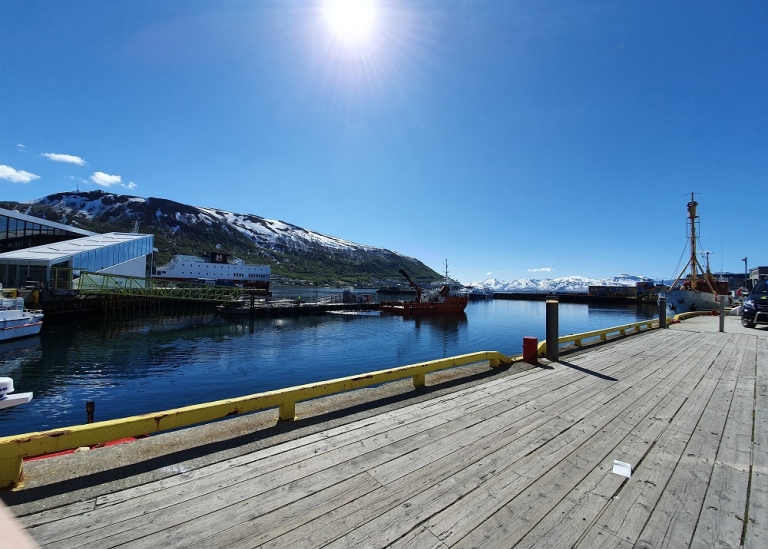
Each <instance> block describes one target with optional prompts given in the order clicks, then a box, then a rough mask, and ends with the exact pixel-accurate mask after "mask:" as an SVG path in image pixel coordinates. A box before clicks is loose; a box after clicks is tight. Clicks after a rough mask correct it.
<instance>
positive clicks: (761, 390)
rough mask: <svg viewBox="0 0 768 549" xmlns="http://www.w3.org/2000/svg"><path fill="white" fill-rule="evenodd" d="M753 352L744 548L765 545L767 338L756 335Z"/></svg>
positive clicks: (767, 529)
mask: <svg viewBox="0 0 768 549" xmlns="http://www.w3.org/2000/svg"><path fill="white" fill-rule="evenodd" d="M755 354H756V365H757V367H756V375H755V419H754V427H753V430H752V432H753V437H754V441H753V444H752V469H751V473H750V474H751V477H750V478H751V483H750V488H751V490H750V494H749V520H748V522H747V530H746V535H745V538H744V549H762V548H764V547H768V339H766V338H758V339H757V345H756V349H755Z"/></svg>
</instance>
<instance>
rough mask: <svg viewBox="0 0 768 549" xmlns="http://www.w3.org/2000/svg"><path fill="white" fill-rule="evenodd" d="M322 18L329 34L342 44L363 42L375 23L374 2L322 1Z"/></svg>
mask: <svg viewBox="0 0 768 549" xmlns="http://www.w3.org/2000/svg"><path fill="white" fill-rule="evenodd" d="M323 16H324V17H325V20H326V22H327V23H328V26H329V27H330V29H331V32H332V33H333V34H334V36H336V38H337V39H339V40H341V41H342V42H346V43H350V44H356V43H361V42H365V41H366V40H368V38H369V37H370V35H371V32H372V31H373V26H374V23H375V21H376V5H375V4H374V0H324V1H323Z"/></svg>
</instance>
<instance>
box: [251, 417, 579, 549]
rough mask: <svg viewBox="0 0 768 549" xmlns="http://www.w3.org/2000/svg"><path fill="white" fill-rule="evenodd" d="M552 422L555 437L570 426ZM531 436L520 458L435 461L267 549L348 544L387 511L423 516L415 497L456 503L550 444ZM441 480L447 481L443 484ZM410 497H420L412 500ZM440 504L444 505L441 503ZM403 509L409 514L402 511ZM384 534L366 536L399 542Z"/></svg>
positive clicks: (498, 455)
mask: <svg viewBox="0 0 768 549" xmlns="http://www.w3.org/2000/svg"><path fill="white" fill-rule="evenodd" d="M552 421H553V422H559V423H560V427H558V428H557V429H555V434H556V433H557V432H560V431H562V427H563V426H567V425H568V424H569V422H568V420H565V419H563V418H561V417H556V416H554V417H553V419H552ZM530 436H531V438H532V440H526V439H525V437H523V440H522V441H521V444H520V448H519V454H520V455H519V456H515V455H511V452H510V450H509V449H508V448H499V449H498V450H496V452H495V454H490V455H487V456H483V458H482V459H480V460H479V461H478V460H477V457H474V458H473V461H471V462H468V461H467V460H464V461H463V462H462V461H460V460H458V459H455V458H454V457H453V456H446V457H445V458H443V459H442V460H440V461H438V462H434V463H432V464H430V465H428V466H427V467H425V468H423V469H421V470H419V471H415V472H411V473H410V474H409V475H406V476H403V477H401V478H399V479H397V480H396V481H395V482H394V483H392V484H391V485H388V486H387V487H386V489H385V490H380V491H377V492H376V493H372V494H369V495H370V496H371V497H370V498H366V497H364V498H361V500H359V501H358V502H356V503H355V505H354V506H349V507H350V508H349V509H347V510H346V511H347V512H346V513H344V514H343V513H341V511H344V510H343V509H337V510H336V511H334V512H333V524H332V525H327V526H326V525H324V526H326V527H325V528H320V527H319V525H318V526H314V525H309V526H308V529H309V530H311V532H307V531H306V529H298V530H296V531H293V532H291V533H290V534H288V535H286V536H282V537H281V538H278V539H276V540H273V542H270V543H266V544H264V547H273V546H274V547H291V546H293V545H294V544H297V543H298V544H308V545H311V546H319V545H323V544H325V543H328V542H329V541H334V542H337V543H342V544H343V543H346V540H343V539H338V538H336V536H339V535H341V534H343V533H344V532H345V531H346V532H350V531H352V530H354V529H355V528H359V527H360V526H361V525H366V524H368V523H370V521H371V520H374V519H377V518H378V517H381V516H382V514H383V513H385V512H391V511H393V510H394V512H405V513H407V514H410V513H414V514H419V513H422V512H423V511H424V509H425V508H426V507H425V505H420V502H419V501H415V498H419V497H425V498H427V499H428V500H429V503H430V504H434V503H435V501H434V500H436V499H437V500H440V499H441V498H442V499H443V500H444V501H452V500H453V499H454V498H455V497H456V496H455V493H454V491H452V488H453V487H455V486H461V487H466V486H468V482H472V479H473V477H474V478H479V477H482V476H483V475H484V474H487V473H488V471H494V470H499V469H501V468H503V467H508V465H509V462H510V461H512V460H514V459H515V458H519V457H524V456H525V454H526V453H527V452H530V449H531V446H530V444H531V443H532V442H533V441H534V440H536V439H544V440H541V442H540V443H539V444H540V446H543V445H545V443H546V442H547V440H546V438H545V437H543V436H542V434H541V433H540V432H536V431H534V432H531V433H530ZM462 457H464V456H462ZM457 464H459V467H456V465H457ZM446 467H448V468H453V471H454V472H453V477H451V476H450V475H446V474H445V469H446ZM468 468H469V469H473V471H474V474H469V475H467V479H464V478H463V476H465V475H466V470H467V469H468ZM456 471H458V472H459V473H460V474H462V478H460V479H457V478H456V474H457V473H456ZM440 479H444V480H442V481H440ZM430 491H431V492H430ZM379 492H383V493H379ZM410 494H416V495H415V496H413V497H412V496H410ZM424 494H426V496H424ZM408 497H411V498H412V500H411V501H406V498H408ZM438 505H440V504H439V503H438ZM403 509H404V510H405V511H402V510H403ZM329 521H330V519H329ZM396 522H397V521H394V522H388V524H392V525H393V526H395V525H396V524H395V523H396ZM384 535H386V536H387V537H386V539H382V537H381V536H382V534H381V530H379V529H378V528H374V529H373V530H372V531H370V532H368V533H367V534H366V536H367V537H366V539H368V540H370V536H374V537H376V540H377V543H386V541H392V540H395V539H397V532H394V531H392V530H391V528H390V529H389V530H388V531H387V533H386V534H384Z"/></svg>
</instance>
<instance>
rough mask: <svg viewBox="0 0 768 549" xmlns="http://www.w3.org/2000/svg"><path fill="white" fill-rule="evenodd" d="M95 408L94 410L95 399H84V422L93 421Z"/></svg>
mask: <svg viewBox="0 0 768 549" xmlns="http://www.w3.org/2000/svg"><path fill="white" fill-rule="evenodd" d="M95 410H96V401H95V400H86V401H85V416H86V423H93V412H94V411H95Z"/></svg>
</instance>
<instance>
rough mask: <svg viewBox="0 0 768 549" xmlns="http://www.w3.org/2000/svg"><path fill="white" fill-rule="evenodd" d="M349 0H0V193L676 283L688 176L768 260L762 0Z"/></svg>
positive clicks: (458, 264) (765, 8)
mask: <svg viewBox="0 0 768 549" xmlns="http://www.w3.org/2000/svg"><path fill="white" fill-rule="evenodd" d="M336 1H337V2H342V3H343V0H336ZM353 3H354V4H355V5H353V6H351V7H350V6H346V7H344V6H342V7H341V10H340V11H339V8H338V6H337V7H335V8H334V6H331V5H329V2H324V1H320V0H318V1H311V0H304V1H299V0H295V1H294V0H279V1H278V0H271V1H267V0H264V1H259V0H250V1H245V0H240V1H224V0H222V1H219V0H207V1H202V0H197V1H188V2H181V1H167V2H157V1H154V0H152V1H150V0H136V1H133V0H132V1H130V2H105V1H96V0H81V1H77V0H74V1H70V2H58V1H52V0H51V1H42V2H34V1H28V0H23V1H21V0H3V1H2V2H1V3H0V189H2V192H1V193H0V197H2V199H5V200H18V201H29V200H34V199H36V198H40V197H43V196H45V195H48V194H51V193H55V192H62V191H69V190H75V189H80V190H93V189H103V190H108V191H112V192H116V193H122V194H131V195H136V196H142V197H150V196H152V197H160V198H167V199H171V200H176V201H179V202H183V203H187V204H191V205H195V206H207V207H214V208H220V209H224V210H228V211H232V212H236V213H250V214H255V215H260V216H262V217H266V218H269V219H280V220H283V221H287V222H289V223H294V224H296V225H300V226H302V227H305V228H308V229H312V230H315V231H318V232H321V233H324V234H328V235H332V236H337V237H341V238H345V239H347V240H351V241H353V242H358V243H361V244H368V245H373V246H380V247H383V248H387V249H390V250H394V251H397V252H400V253H403V254H406V255H409V256H413V257H416V258H418V259H420V260H421V261H423V262H424V263H426V264H427V265H429V266H430V267H432V268H433V269H435V270H437V271H442V270H443V263H444V261H445V260H446V259H447V260H448V264H449V270H450V274H451V276H453V277H455V278H458V279H459V280H460V281H462V282H465V283H466V282H471V281H476V280H480V279H485V278H487V277H496V278H499V279H502V280H514V279H518V278H555V277H559V276H568V275H582V276H588V277H593V278H603V277H608V276H613V275H617V274H620V273H629V274H634V275H644V276H650V277H655V278H660V277H664V278H670V277H674V276H676V275H677V274H678V273H677V272H675V271H676V269H682V267H683V265H682V264H681V265H678V262H679V260H680V257H681V255H682V254H683V251H684V247H685V243H686V242H685V240H686V224H685V216H686V203H687V202H688V200H689V197H690V192H692V191H693V192H696V193H699V194H697V195H696V196H697V200H698V201H699V204H700V206H699V214H700V216H701V235H702V242H701V249H703V250H706V251H710V252H711V255H710V262H711V265H712V269H713V270H714V271H720V270H724V271H733V272H743V271H744V262H743V261H742V258H744V257H745V256H746V257H748V258H749V259H748V262H749V266H750V267H752V266H756V265H758V264H761V265H768V246H766V239H765V230H766V228H765V220H766V219H767V218H768V211H767V210H766V205H765V197H766V193H768V2H765V1H764V0H745V1H740V2H736V3H732V2H723V1H706V0H705V1H696V2H690V1H686V2H682V1H669V0H664V1H655V0H653V1H639V0H637V1H626V2H624V1H621V2H616V1H613V0H610V1H609V0H605V1H578V0H574V1H571V0H569V1H565V0H563V1H545V0H543V1H540V2H539V1H535V2H534V1H517V0H497V1H496V0H486V1H480V0H477V1H458V0H457V1H451V0H353ZM361 4H364V5H361ZM340 14H341V15H344V14H346V15H347V16H349V15H350V14H354V17H352V18H351V20H349V17H348V18H347V19H345V18H344V17H342V16H341V15H340ZM683 263H684V261H683Z"/></svg>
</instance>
